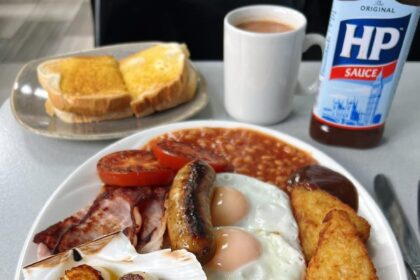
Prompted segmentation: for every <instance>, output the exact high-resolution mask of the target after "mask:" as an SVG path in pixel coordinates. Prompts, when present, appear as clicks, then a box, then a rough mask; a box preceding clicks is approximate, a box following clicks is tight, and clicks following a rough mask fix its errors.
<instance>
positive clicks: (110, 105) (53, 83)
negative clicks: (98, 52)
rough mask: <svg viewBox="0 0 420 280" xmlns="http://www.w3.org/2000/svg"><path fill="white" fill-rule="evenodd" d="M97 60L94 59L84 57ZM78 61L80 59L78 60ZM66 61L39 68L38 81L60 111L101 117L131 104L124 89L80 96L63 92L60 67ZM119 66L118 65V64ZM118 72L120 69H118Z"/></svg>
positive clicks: (59, 60)
mask: <svg viewBox="0 0 420 280" xmlns="http://www.w3.org/2000/svg"><path fill="white" fill-rule="evenodd" d="M83 58H86V59H92V60H93V59H95V58H94V57H83ZM76 59H80V58H77V57H76ZM65 60H66V59H65V58H64V59H54V60H49V61H46V62H44V63H42V64H40V65H39V66H38V68H37V73H38V80H39V83H40V84H41V86H42V87H43V88H44V89H45V90H46V91H47V92H48V99H50V100H51V103H52V104H53V105H54V107H55V108H56V109H58V110H61V111H65V112H69V113H75V114H80V115H87V116H101V115H104V114H108V113H111V112H119V111H122V110H123V109H125V108H127V107H128V106H129V104H130V101H131V97H130V94H129V93H128V92H127V90H126V89H125V85H124V84H123V86H122V88H120V89H114V90H111V91H106V90H104V92H103V93H95V94H79V93H78V92H63V90H62V89H61V87H60V82H61V80H62V74H61V73H60V72H61V71H60V65H61V64H62V63H63V61H65ZM117 65H118V64H117ZM116 71H118V68H116Z"/></svg>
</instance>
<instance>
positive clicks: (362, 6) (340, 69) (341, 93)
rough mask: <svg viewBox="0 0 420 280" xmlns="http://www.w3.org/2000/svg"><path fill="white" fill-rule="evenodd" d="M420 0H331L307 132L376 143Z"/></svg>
mask: <svg viewBox="0 0 420 280" xmlns="http://www.w3.org/2000/svg"><path fill="white" fill-rule="evenodd" d="M419 6H420V0H405V1H403V0H400V1H396V0H334V2H333V7H332V11H331V16H330V22H329V26H328V32H327V39H326V40H327V41H326V48H325V53H324V57H323V61H322V66H321V74H320V88H319V94H318V97H317V100H316V103H315V106H314V109H313V112H312V118H311V126H310V134H311V136H312V138H314V139H315V140H317V141H319V142H322V143H326V144H330V145H339V146H347V147H354V148H370V147H374V146H376V145H378V144H379V142H380V140H381V137H382V134H383V132H384V125H385V120H386V117H387V115H388V111H389V108H390V106H391V102H392V99H393V96H394V93H395V90H396V87H397V84H398V80H399V78H400V75H401V72H402V69H403V66H404V63H405V61H406V59H407V55H408V51H409V49H410V45H411V41H412V39H413V37H414V32H415V30H416V26H417V22H418V19H419V15H420V7H419Z"/></svg>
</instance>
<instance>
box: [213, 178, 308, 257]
mask: <svg viewBox="0 0 420 280" xmlns="http://www.w3.org/2000/svg"><path fill="white" fill-rule="evenodd" d="M215 186H220V187H228V188H233V189H236V190H238V191H239V192H241V193H242V194H243V195H244V196H245V198H246V199H247V201H248V204H249V212H248V213H247V215H246V216H245V217H244V218H242V220H240V221H239V222H237V223H235V224H233V225H232V226H237V227H241V228H244V229H249V230H264V231H268V232H275V233H277V234H280V235H281V236H282V237H283V238H284V239H285V240H286V241H287V242H289V243H290V244H291V245H292V246H294V247H295V248H296V249H300V245H299V244H300V243H299V237H298V236H299V233H298V226H297V223H296V220H295V218H294V216H293V213H292V210H291V208H290V201H289V196H288V195H287V194H286V193H285V192H284V191H282V190H280V189H279V188H278V187H276V186H274V185H271V184H268V183H265V182H262V181H260V180H258V179H255V178H253V177H249V176H246V175H241V174H235V173H219V174H217V176H216V181H215Z"/></svg>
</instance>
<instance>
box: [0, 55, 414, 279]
mask: <svg viewBox="0 0 420 280" xmlns="http://www.w3.org/2000/svg"><path fill="white" fill-rule="evenodd" d="M194 64H195V65H196V66H197V68H198V69H199V70H200V71H201V72H202V73H203V75H204V76H205V77H206V79H207V81H208V92H209V97H210V100H209V104H208V106H207V107H206V108H205V109H204V110H203V111H202V112H200V113H199V114H198V115H196V116H195V117H194V119H217V120H230V119H231V118H230V117H229V116H228V115H227V113H226V111H225V109H224V106H223V64H222V62H195V63H194ZM319 66H320V64H319V63H317V62H305V63H302V65H301V69H300V78H301V80H302V81H303V83H304V84H308V83H310V81H312V80H313V79H315V78H316V76H317V73H318V70H319ZM13 67H14V66H13ZM2 71H5V72H7V69H4V68H3V69H2ZM419 73H420V63H407V64H406V66H405V69H404V72H403V74H402V77H401V80H400V85H399V88H398V90H397V93H396V96H395V99H394V102H393V105H392V107H391V112H390V115H389V118H388V121H387V124H386V129H385V134H384V137H383V141H382V143H381V145H380V146H379V147H377V148H374V149H369V150H355V149H348V148H341V147H333V146H325V145H322V144H319V143H317V142H315V141H313V140H312V139H311V138H310V136H309V134H308V128H309V118H310V112H311V108H312V105H313V101H314V97H313V96H310V97H307V96H297V97H296V98H295V100H294V109H293V113H292V114H291V115H290V117H288V118H287V119H286V120H285V121H283V122H282V123H279V124H276V125H273V126H269V128H272V129H275V130H278V131H281V132H284V133H287V134H290V135H292V136H295V137H297V138H299V139H301V140H303V141H305V142H307V143H309V144H311V145H313V146H314V147H316V148H318V149H319V150H321V151H323V152H325V153H326V154H327V155H329V156H331V157H332V158H334V159H335V160H336V161H337V162H339V163H340V164H341V165H342V166H343V167H344V168H346V169H347V170H348V171H349V172H350V173H351V174H353V175H354V177H355V178H356V179H358V180H359V182H360V183H361V184H362V185H363V186H364V187H365V188H366V189H367V190H368V192H369V193H371V194H373V183H372V182H373V178H374V176H375V175H376V174H377V173H384V174H386V175H388V176H389V178H390V179H391V181H392V183H394V185H395V187H396V193H397V196H398V198H399V199H400V201H401V202H402V206H403V208H404V210H405V212H406V213H407V215H408V218H409V221H410V222H411V225H412V226H413V228H415V229H416V232H417V235H418V233H419V232H418V227H417V219H418V217H417V183H418V181H419V180H420V172H419V171H420V170H419V166H420V141H419V138H420V122H419V118H420V117H419V109H418V108H419V105H420V95H419V94H418V93H419V89H420V79H419V78H418V77H419ZM10 83H12V81H10ZM11 86H12V85H11V84H10V88H11ZM3 88H4V85H3ZM0 89H1V88H0ZM0 94H5V93H4V92H3V93H0ZM0 124H1V125H0V146H1V147H2V148H3V151H2V152H1V153H0V186H1V192H0V213H2V215H1V216H0V224H1V227H0V237H1V241H2V242H1V252H2V254H1V255H0V263H1V264H2V265H1V266H0V279H12V277H13V274H14V272H15V267H16V264H17V261H18V258H19V254H20V251H21V249H22V246H23V243H24V240H25V238H26V235H27V233H28V231H29V229H30V227H31V225H32V223H33V221H34V220H35V217H36V216H37V214H38V212H39V211H40V210H41V208H42V206H43V205H44V203H45V202H46V201H47V199H48V197H49V196H50V195H51V193H52V192H53V191H54V190H55V189H56V188H57V187H58V186H59V185H60V183H61V182H63V180H64V179H65V178H66V177H67V176H68V175H69V174H70V173H71V172H72V171H73V170H74V169H76V167H78V166H79V165H80V164H81V163H83V162H84V161H85V160H87V159H88V158H89V157H91V156H92V155H94V154H95V153H96V152H98V151H99V150H101V149H102V148H104V147H106V146H107V145H109V144H111V143H112V142H113V141H96V142H82V141H68V140H58V139H50V138H45V137H42V136H38V135H35V134H32V133H30V132H28V131H26V130H25V129H24V128H23V127H21V126H19V124H18V123H17V122H16V121H15V119H14V117H13V115H12V112H11V110H10V102H9V100H7V101H6V102H5V103H4V104H3V105H2V107H1V108H0ZM418 237H419V235H418Z"/></svg>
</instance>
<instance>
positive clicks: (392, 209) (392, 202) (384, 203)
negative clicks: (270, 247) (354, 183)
mask: <svg viewBox="0 0 420 280" xmlns="http://www.w3.org/2000/svg"><path fill="white" fill-rule="evenodd" d="M374 186H375V194H376V197H377V200H378V202H379V205H380V207H381V208H382V211H383V213H384V214H385V216H386V217H387V219H388V222H389V224H390V225H391V228H392V230H393V232H394V234H395V237H396V238H397V242H398V244H399V245H400V249H401V252H402V255H403V257H404V261H405V263H406V265H408V267H409V268H410V269H411V272H412V274H413V276H414V277H415V279H417V280H420V244H419V242H418V240H417V238H416V235H415V233H414V230H413V228H412V227H411V226H410V224H409V222H408V220H407V217H406V216H405V214H404V212H403V210H402V208H401V205H400V203H399V202H398V200H397V197H396V196H395V192H394V190H393V188H392V186H391V183H390V182H389V180H388V179H387V178H386V177H385V175H383V174H378V175H376V177H375V181H374Z"/></svg>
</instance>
